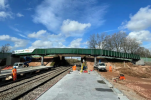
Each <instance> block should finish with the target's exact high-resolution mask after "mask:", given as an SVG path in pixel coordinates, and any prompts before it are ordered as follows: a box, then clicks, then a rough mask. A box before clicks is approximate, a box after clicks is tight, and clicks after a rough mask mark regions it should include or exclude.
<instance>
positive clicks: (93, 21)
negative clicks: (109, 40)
mask: <svg viewBox="0 0 151 100" xmlns="http://www.w3.org/2000/svg"><path fill="white" fill-rule="evenodd" d="M150 5H151V0H145V1H143V0H31V1H30V0H0V30H1V31H0V46H2V45H4V44H6V43H9V44H10V45H11V48H12V50H18V49H29V48H65V47H69V48H79V47H80V48H87V40H88V38H89V35H90V34H93V33H102V32H106V33H107V34H113V33H115V32H119V31H124V32H126V33H127V34H128V36H130V37H134V38H137V39H138V41H140V42H141V43H142V45H141V46H144V47H146V48H149V49H151V43H150V41H151V6H150Z"/></svg>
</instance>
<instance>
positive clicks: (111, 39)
mask: <svg viewBox="0 0 151 100" xmlns="http://www.w3.org/2000/svg"><path fill="white" fill-rule="evenodd" d="M126 36H127V34H126V33H124V32H118V33H114V34H113V35H108V36H107V37H106V39H105V49H107V50H112V51H117V52H121V51H122V50H123V44H124V43H123V42H124V39H125V38H126Z"/></svg>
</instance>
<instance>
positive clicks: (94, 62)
mask: <svg viewBox="0 0 151 100" xmlns="http://www.w3.org/2000/svg"><path fill="white" fill-rule="evenodd" d="M94 65H96V56H94Z"/></svg>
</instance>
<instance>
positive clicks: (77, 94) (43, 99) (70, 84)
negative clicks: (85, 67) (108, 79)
mask: <svg viewBox="0 0 151 100" xmlns="http://www.w3.org/2000/svg"><path fill="white" fill-rule="evenodd" d="M38 100H119V99H118V96H117V95H116V94H114V93H113V91H112V89H110V88H109V87H108V86H107V84H105V83H104V81H103V80H102V79H101V77H99V75H98V74H97V72H96V71H92V72H90V74H88V73H82V74H79V72H78V71H74V72H71V74H67V75H66V76H65V77H63V78H62V79H61V80H60V81H59V82H57V83H56V84H55V85H54V86H53V87H51V88H50V89H49V90H48V91H46V92H45V93H44V94H43V95H41V96H40V97H39V98H38Z"/></svg>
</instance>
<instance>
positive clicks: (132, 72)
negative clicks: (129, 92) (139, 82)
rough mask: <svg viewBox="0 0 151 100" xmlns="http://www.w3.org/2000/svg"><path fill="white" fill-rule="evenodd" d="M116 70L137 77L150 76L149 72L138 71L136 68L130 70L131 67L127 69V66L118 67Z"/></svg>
mask: <svg viewBox="0 0 151 100" xmlns="http://www.w3.org/2000/svg"><path fill="white" fill-rule="evenodd" d="M118 71H120V73H123V74H126V75H129V76H133V77H138V78H149V77H151V75H150V74H149V73H146V72H144V73H140V72H138V71H136V70H132V69H129V68H120V69H118Z"/></svg>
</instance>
